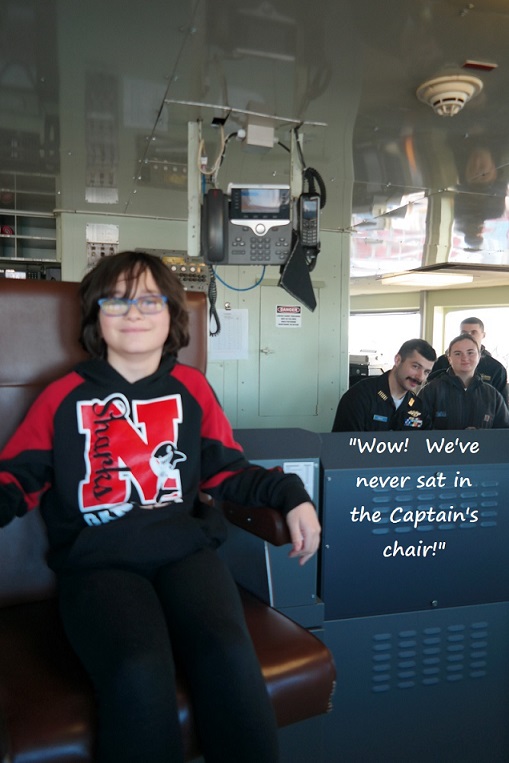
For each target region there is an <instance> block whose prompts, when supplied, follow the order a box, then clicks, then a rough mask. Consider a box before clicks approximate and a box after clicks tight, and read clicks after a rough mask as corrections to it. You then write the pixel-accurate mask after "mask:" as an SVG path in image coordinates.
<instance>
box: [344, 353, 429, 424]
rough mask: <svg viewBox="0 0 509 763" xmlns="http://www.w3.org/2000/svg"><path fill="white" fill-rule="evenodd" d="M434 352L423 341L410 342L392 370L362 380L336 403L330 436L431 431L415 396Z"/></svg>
mask: <svg viewBox="0 0 509 763" xmlns="http://www.w3.org/2000/svg"><path fill="white" fill-rule="evenodd" d="M436 357H437V356H436V352H435V350H434V349H433V347H432V346H431V345H430V344H428V342H426V341H424V339H409V340H408V341H406V342H404V344H403V345H402V346H401V347H400V349H399V350H398V354H397V355H396V357H395V358H394V366H393V367H392V369H391V370H390V371H387V372H386V373H384V374H382V376H371V377H368V378H367V379H363V380H362V381H360V382H357V384H354V385H353V387H350V389H349V390H348V391H347V392H345V394H344V395H343V397H342V398H341V400H340V401H339V405H338V409H337V412H336V417H335V419H334V424H333V427H332V431H333V432H380V431H390V430H396V431H400V430H404V429H431V415H430V414H429V412H428V411H427V409H426V407H425V406H424V405H423V404H422V403H421V401H420V400H419V399H418V398H417V392H418V390H419V388H420V387H421V385H422V384H423V382H424V381H426V379H427V378H428V375H429V373H430V371H431V369H432V368H433V362H434V361H435V360H436Z"/></svg>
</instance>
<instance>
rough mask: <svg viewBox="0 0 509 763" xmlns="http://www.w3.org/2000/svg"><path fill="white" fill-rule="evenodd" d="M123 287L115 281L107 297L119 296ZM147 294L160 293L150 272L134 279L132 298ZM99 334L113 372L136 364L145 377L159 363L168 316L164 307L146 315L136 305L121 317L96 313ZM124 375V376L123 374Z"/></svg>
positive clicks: (166, 331) (123, 283)
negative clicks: (143, 371) (134, 286)
mask: <svg viewBox="0 0 509 763" xmlns="http://www.w3.org/2000/svg"><path fill="white" fill-rule="evenodd" d="M125 293H126V284H125V281H124V279H123V278H119V280H118V282H117V285H116V288H115V290H114V293H113V294H112V295H111V296H115V297H123V296H124V295H125ZM150 294H161V291H160V289H159V287H158V286H157V284H156V282H155V280H154V276H153V275H152V273H151V272H150V270H145V271H144V272H143V273H141V275H140V276H139V278H138V281H137V284H136V290H135V292H134V294H132V295H131V296H132V299H136V298H137V297H144V296H148V295H150ZM99 326H100V330H101V335H102V337H103V339H104V341H105V343H106V346H107V360H108V362H109V363H110V365H112V366H113V367H114V368H115V369H116V370H117V371H119V372H120V373H124V370H125V369H126V368H127V367H129V366H132V364H133V363H134V364H136V366H137V367H138V368H139V369H141V370H143V369H144V368H146V374H147V375H148V374H150V373H153V371H155V370H156V368H157V366H158V365H159V362H160V360H161V355H162V350H163V346H164V343H165V341H166V339H167V337H168V334H169V331H170V313H169V310H168V307H167V306H166V305H165V306H164V309H163V310H162V311H161V312H160V313H156V314H154V315H146V314H143V313H141V312H140V311H139V310H138V307H137V306H136V305H130V307H129V311H128V312H127V313H126V314H125V315H120V316H111V315H104V313H102V312H101V311H100V312H99ZM124 375H126V374H125V373H124Z"/></svg>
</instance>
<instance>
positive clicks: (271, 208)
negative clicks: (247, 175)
mask: <svg viewBox="0 0 509 763" xmlns="http://www.w3.org/2000/svg"><path fill="white" fill-rule="evenodd" d="M288 205H289V195H288V194H287V193H286V192H283V191H281V190H280V189H279V188H242V190H241V192H240V211H241V212H242V213H243V214H250V213H254V214H267V215H270V214H278V213H279V212H280V210H281V208H282V207H286V208H288Z"/></svg>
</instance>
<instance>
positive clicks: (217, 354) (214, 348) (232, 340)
mask: <svg viewBox="0 0 509 763" xmlns="http://www.w3.org/2000/svg"><path fill="white" fill-rule="evenodd" d="M217 315H218V317H219V323H220V325H221V331H220V332H219V334H217V335H216V336H211V337H209V360H247V356H248V329H249V312H248V310H244V309H242V310H218V311H217Z"/></svg>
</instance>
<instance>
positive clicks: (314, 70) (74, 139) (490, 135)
mask: <svg viewBox="0 0 509 763" xmlns="http://www.w3.org/2000/svg"><path fill="white" fill-rule="evenodd" d="M1 9H2V13H1V14H0V40H1V44H0V156H1V167H0V172H2V171H4V172H5V171H9V172H11V171H14V172H17V173H28V174H35V175H37V174H40V173H50V174H55V175H56V176H57V184H58V189H59V197H58V202H57V207H58V208H60V209H64V210H78V211H87V212H98V213H99V212H100V213H112V214H122V215H124V214H127V215H143V216H154V217H162V218H171V219H185V218H186V215H187V193H186V190H187V172H188V167H187V130H188V122H189V121H194V120H201V124H202V134H203V139H204V154H205V155H207V161H208V164H209V166H212V164H213V163H214V161H215V159H217V158H218V157H219V155H220V154H221V143H220V138H221V134H220V129H218V128H217V127H213V126H212V121H213V120H214V118H216V119H217V118H218V117H219V118H224V117H226V116H227V117H228V118H227V119H226V122H225V124H224V131H225V135H226V136H227V137H228V136H229V135H230V134H231V133H234V132H236V131H238V130H239V128H244V127H246V123H247V121H248V117H246V115H245V114H243V113H242V112H245V111H251V112H256V113H263V114H266V115H270V116H271V118H272V122H271V124H272V125H273V126H274V128H275V136H276V138H277V141H278V143H277V145H275V147H274V148H273V149H271V150H270V151H265V152H264V153H262V152H260V151H259V150H256V151H254V152H253V150H251V151H249V150H246V148H249V147H246V145H245V144H244V143H241V142H239V141H236V140H233V139H232V140H228V142H227V149H226V151H225V154H224V159H223V162H222V164H221V167H220V169H219V171H218V172H217V181H218V184H219V185H220V186H222V187H226V185H227V183H228V182H230V181H234V182H275V181H274V179H276V181H283V180H285V181H287V179H288V175H289V171H290V164H289V153H288V151H287V150H286V149H287V148H288V146H289V145H290V141H291V131H292V129H293V128H294V127H295V126H296V125H298V124H300V123H303V124H302V125H301V126H300V127H299V133H300V134H301V136H302V140H303V144H302V145H303V152H304V156H305V161H306V163H307V164H308V165H310V166H313V167H314V168H316V169H317V170H318V172H320V174H321V175H322V177H323V180H324V182H325V185H326V187H327V204H326V207H325V209H324V210H323V216H322V224H323V227H324V228H326V229H329V230H335V231H336V230H344V231H348V235H349V236H351V243H352V293H369V292H371V291H379V290H380V288H381V287H380V276H381V275H383V274H387V273H394V272H399V271H402V270H405V269H414V268H422V267H426V268H430V267H431V268H439V269H443V268H451V267H453V268H455V269H456V270H458V269H459V270H464V269H468V268H470V269H471V270H472V271H473V272H474V273H475V280H474V285H475V286H479V285H490V284H501V283H508V282H509V280H506V279H507V275H506V271H507V269H509V243H508V233H509V224H508V219H507V211H506V207H507V202H506V191H507V177H508V176H507V172H508V166H509V146H508V142H509V102H508V100H507V97H506V94H507V93H508V92H509V72H508V63H509V61H508V59H509V54H508V52H507V41H508V40H509V3H507V2H506V1H504V0H479V1H478V2H473V3H467V2H463V1H462V0H384V2H383V3H381V2H378V1H377V0H315V2H310V1H309V0H307V2H304V1H303V0H273V1H272V2H256V0H193V1H192V2H191V0H189V2H182V0H181V1H180V2H179V1H178V0H150V1H149V2H147V1H146V0H130V1H129V2H127V3H126V2H125V1H123V2H120V1H119V0H108V2H104V1H103V0H101V2H99V0H60V2H58V1H56V0H44V1H42V0H2V1H1ZM468 61H476V62H481V63H482V64H487V63H493V64H496V66H495V68H493V69H491V70H488V69H487V68H485V67H483V68H475V69H472V68H471V66H470V65H467V66H465V64H466V62H468ZM445 74H448V75H463V76H464V75H469V76H475V77H477V78H479V79H480V80H481V82H482V84H483V89H482V92H481V93H480V94H479V95H477V96H475V97H474V98H473V99H472V100H471V101H470V102H469V103H467V104H466V105H465V107H464V108H463V109H462V110H461V111H460V113H459V114H457V115H456V116H454V117H440V116H437V115H436V114H435V113H434V111H433V110H432V108H431V107H430V106H428V105H426V104H424V103H422V102H421V101H419V100H418V98H417V97H416V89H417V88H418V86H419V85H420V84H421V83H423V82H424V81H426V80H428V79H430V78H434V77H439V76H443V75H445ZM196 104H198V105H196ZM239 112H240V113H239ZM352 187H353V193H352ZM2 204H3V205H4V206H8V200H7V198H6V197H5V195H4V197H3V198H2V199H1V200H0V205H2ZM385 290H388V287H385ZM405 290H407V289H405Z"/></svg>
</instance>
